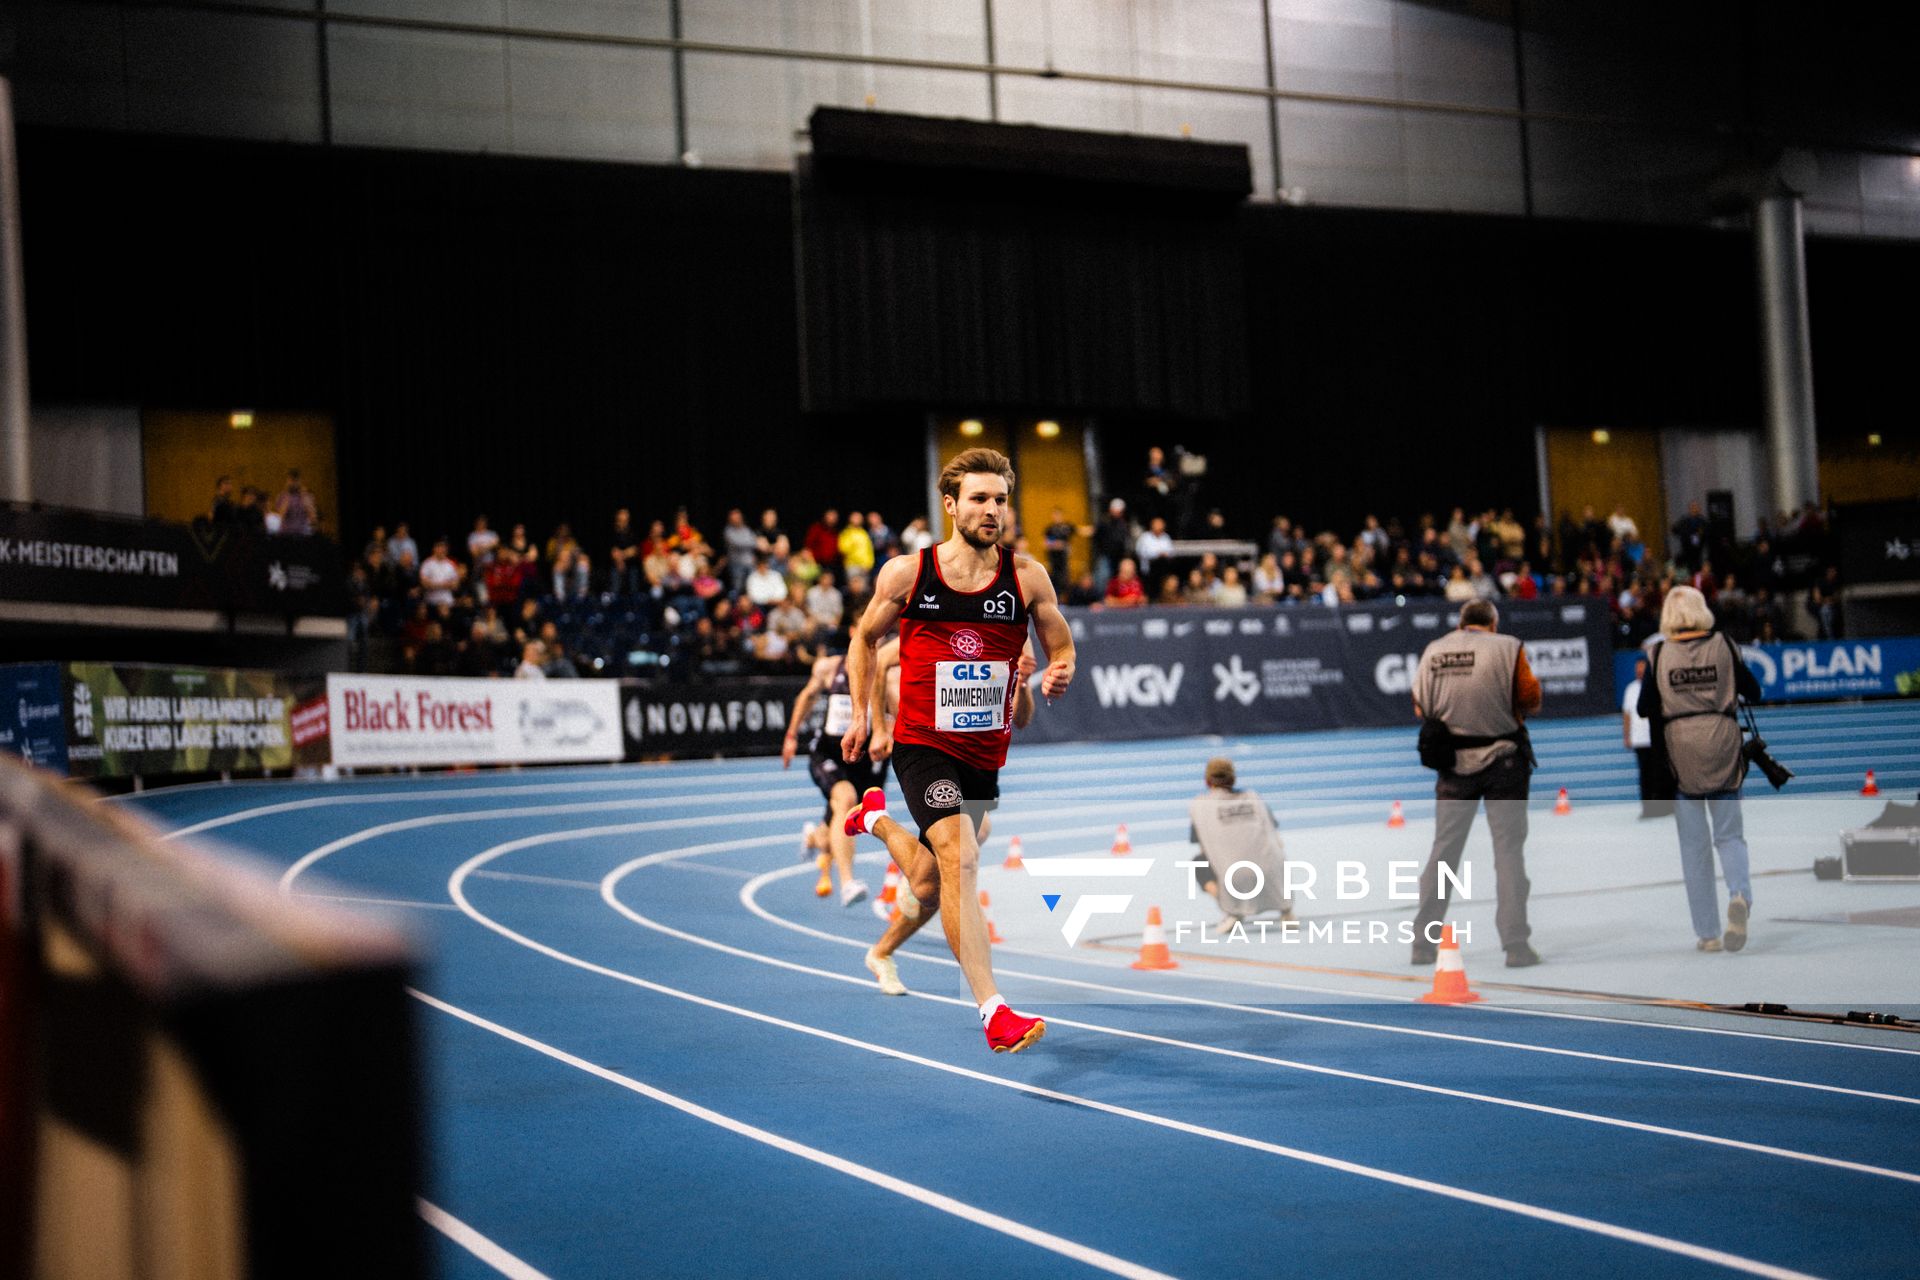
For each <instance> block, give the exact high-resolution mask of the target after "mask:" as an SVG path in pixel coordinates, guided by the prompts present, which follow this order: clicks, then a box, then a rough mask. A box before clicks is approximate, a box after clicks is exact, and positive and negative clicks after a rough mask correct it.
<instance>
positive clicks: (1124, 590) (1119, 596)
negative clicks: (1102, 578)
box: [1103, 556, 1147, 609]
mask: <svg viewBox="0 0 1920 1280" xmlns="http://www.w3.org/2000/svg"><path fill="white" fill-rule="evenodd" d="M1146 602H1147V589H1146V587H1145V586H1144V585H1143V584H1142V583H1141V581H1140V570H1139V567H1138V566H1137V565H1136V564H1135V563H1134V559H1133V557H1132V556H1122V557H1120V563H1119V567H1118V568H1117V569H1115V571H1114V574H1113V577H1111V578H1109V579H1107V592H1106V596H1105V598H1104V601H1103V603H1105V605H1106V607H1107V608H1109V609H1138V608H1139V607H1140V606H1141V605H1143V604H1145V603H1146Z"/></svg>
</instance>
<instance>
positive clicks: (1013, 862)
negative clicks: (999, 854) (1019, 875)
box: [1000, 836, 1027, 871]
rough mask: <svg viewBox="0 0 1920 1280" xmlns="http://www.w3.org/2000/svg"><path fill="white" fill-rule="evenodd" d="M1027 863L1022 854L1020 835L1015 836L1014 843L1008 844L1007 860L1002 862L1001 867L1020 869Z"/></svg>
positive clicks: (1003, 869) (1012, 869)
mask: <svg viewBox="0 0 1920 1280" xmlns="http://www.w3.org/2000/svg"><path fill="white" fill-rule="evenodd" d="M1026 865H1027V864H1026V861H1025V860H1024V859H1023V858H1021V856H1020V837H1019V836H1015V837H1014V838H1013V841H1012V843H1010V844H1008V845H1007V860H1006V861H1005V862H1003V863H1001V864H1000V869H1001V870H1002V871H1018V870H1020V869H1021V868H1022V867H1024V866H1026Z"/></svg>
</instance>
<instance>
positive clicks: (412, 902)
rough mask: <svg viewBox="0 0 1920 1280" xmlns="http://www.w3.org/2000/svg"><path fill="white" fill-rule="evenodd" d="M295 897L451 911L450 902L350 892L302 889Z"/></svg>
mask: <svg viewBox="0 0 1920 1280" xmlns="http://www.w3.org/2000/svg"><path fill="white" fill-rule="evenodd" d="M293 896H294V897H296V898H318V899H320V900H321V901H322V902H352V903H356V904H358V905H360V906H363V907H418V908H420V909H421V910H423V911H453V910H457V908H456V907H455V906H454V905H453V904H452V903H451V902H420V901H418V900H416V899H414V898H362V897H359V896H357V895H355V894H351V893H308V892H307V891H306V890H304V889H302V890H301V891H300V892H299V893H296V894H294V895H293Z"/></svg>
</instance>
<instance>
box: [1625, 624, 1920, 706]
mask: <svg viewBox="0 0 1920 1280" xmlns="http://www.w3.org/2000/svg"><path fill="white" fill-rule="evenodd" d="M1740 652H1741V655H1742V656H1743V657H1745V658H1746V660H1747V667H1748V668H1749V669H1750V670H1751V671H1752V672H1753V674H1754V676H1755V678H1757V679H1758V680H1759V681H1760V695H1761V699H1762V700H1763V701H1765V702H1819V701H1823V700H1828V699H1834V698H1916V697H1920V637H1917V636H1886V637H1882V638H1880V639H1876V640H1809V641H1805V642H1803V643H1797V644H1750V645H1743V646H1742V647H1741V650H1740ZM1641 656H1642V655H1641V653H1640V651H1639V650H1638V649H1629V650H1625V651H1623V652H1620V653H1616V654H1615V655H1614V658H1613V664H1614V676H1613V678H1614V683H1615V684H1617V685H1618V686H1619V688H1620V696H1621V697H1625V696H1626V689H1627V685H1628V684H1630V683H1632V681H1633V664H1634V660H1635V659H1637V658H1639V657H1641Z"/></svg>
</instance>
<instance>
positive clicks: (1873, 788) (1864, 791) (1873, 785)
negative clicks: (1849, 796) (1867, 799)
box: [1860, 769, 1880, 796]
mask: <svg viewBox="0 0 1920 1280" xmlns="http://www.w3.org/2000/svg"><path fill="white" fill-rule="evenodd" d="M1860 794H1861V795H1863V796H1877V795H1879V794H1880V784H1879V783H1877V782H1875V781H1874V780H1873V770H1871V769H1869V770H1867V785H1866V786H1864V787H1862V788H1860Z"/></svg>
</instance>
